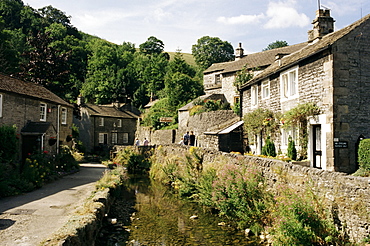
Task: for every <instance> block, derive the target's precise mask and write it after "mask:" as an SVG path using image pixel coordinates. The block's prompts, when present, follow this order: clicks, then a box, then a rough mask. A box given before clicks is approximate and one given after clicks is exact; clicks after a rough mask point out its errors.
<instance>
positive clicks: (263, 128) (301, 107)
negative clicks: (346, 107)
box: [243, 102, 320, 159]
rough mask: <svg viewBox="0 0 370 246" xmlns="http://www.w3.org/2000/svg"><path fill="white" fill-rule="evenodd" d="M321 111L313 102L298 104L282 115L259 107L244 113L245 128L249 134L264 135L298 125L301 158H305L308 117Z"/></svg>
mask: <svg viewBox="0 0 370 246" xmlns="http://www.w3.org/2000/svg"><path fill="white" fill-rule="evenodd" d="M319 113H320V108H319V107H318V106H316V105H315V104H314V103H311V102H310V103H304V104H298V105H297V106H296V107H294V108H292V109H290V110H289V111H287V112H285V113H284V114H282V115H281V114H279V113H274V112H273V111H271V110H269V109H263V108H258V109H256V110H254V111H252V112H250V113H247V114H245V115H244V117H243V120H244V129H245V131H246V133H247V134H248V135H249V136H255V135H260V136H261V137H263V136H271V135H273V134H276V133H277V132H278V130H279V129H280V127H284V128H289V127H296V128H298V129H299V139H298V141H299V145H300V151H299V159H305V158H307V147H308V128H307V127H308V119H309V117H310V116H314V115H318V114H319ZM294 157H295V156H294ZM294 159H295V158H294Z"/></svg>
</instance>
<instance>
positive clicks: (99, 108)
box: [83, 103, 139, 119]
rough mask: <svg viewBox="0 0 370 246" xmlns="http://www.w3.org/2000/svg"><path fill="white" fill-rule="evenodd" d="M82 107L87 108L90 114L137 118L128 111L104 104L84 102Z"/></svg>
mask: <svg viewBox="0 0 370 246" xmlns="http://www.w3.org/2000/svg"><path fill="white" fill-rule="evenodd" d="M83 107H84V108H85V109H87V111H88V112H89V114H90V115H91V116H104V117H114V118H124V119H137V118H139V116H138V115H136V114H134V113H132V112H130V111H120V110H118V109H117V108H115V107H112V106H104V105H94V104H90V103H87V104H84V105H83Z"/></svg>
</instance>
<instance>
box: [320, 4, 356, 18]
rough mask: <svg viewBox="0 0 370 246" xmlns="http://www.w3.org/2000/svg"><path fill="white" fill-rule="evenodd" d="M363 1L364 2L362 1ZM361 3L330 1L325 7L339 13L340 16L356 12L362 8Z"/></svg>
mask: <svg viewBox="0 0 370 246" xmlns="http://www.w3.org/2000/svg"><path fill="white" fill-rule="evenodd" d="M361 1H362V0H361ZM361 1H356V0H352V1H351V2H349V1H337V2H332V1H329V2H328V3H326V4H325V7H328V8H329V9H331V10H332V11H334V12H335V13H337V14H338V15H339V16H342V15H345V14H348V13H352V12H355V11H357V10H359V9H360V8H361Z"/></svg>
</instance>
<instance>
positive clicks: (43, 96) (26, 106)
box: [0, 74, 73, 159]
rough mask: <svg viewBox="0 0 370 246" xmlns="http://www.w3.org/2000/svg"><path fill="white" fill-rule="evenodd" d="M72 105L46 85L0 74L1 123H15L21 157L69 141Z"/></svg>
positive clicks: (56, 149)
mask: <svg viewBox="0 0 370 246" xmlns="http://www.w3.org/2000/svg"><path fill="white" fill-rule="evenodd" d="M72 112H73V106H72V105H71V104H69V103H67V102H65V101H64V100H62V99H61V98H60V97H58V96H57V95H55V94H54V93H52V92H51V91H49V90H47V89H46V88H44V87H42V86H39V85H36V84H33V83H30V82H25V81H22V80H20V79H16V78H13V77H10V76H7V75H4V74H0V125H8V126H16V132H17V138H18V139H19V141H20V149H19V153H20V157H22V158H23V159H25V158H26V157H27V156H28V154H29V153H33V152H35V151H47V152H49V153H50V154H56V153H58V152H59V147H60V146H61V145H67V146H71V144H72V141H71V140H72V129H71V126H72V117H73V113H72Z"/></svg>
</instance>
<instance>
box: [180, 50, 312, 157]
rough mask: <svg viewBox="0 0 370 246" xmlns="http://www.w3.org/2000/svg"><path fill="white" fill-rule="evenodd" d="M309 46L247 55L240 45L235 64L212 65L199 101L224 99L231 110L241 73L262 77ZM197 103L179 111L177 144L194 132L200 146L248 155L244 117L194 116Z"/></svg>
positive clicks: (222, 114)
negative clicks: (267, 69)
mask: <svg viewBox="0 0 370 246" xmlns="http://www.w3.org/2000/svg"><path fill="white" fill-rule="evenodd" d="M306 45H307V43H301V44H296V45H292V46H287V47H282V48H278V49H273V50H267V51H262V52H258V53H254V54H244V50H243V48H242V46H241V44H239V47H238V48H237V49H236V55H235V61H230V62H222V63H215V64H212V65H211V66H210V67H209V68H208V69H206V70H205V71H204V73H203V84H204V92H205V95H203V96H201V97H199V98H198V99H196V100H202V101H206V100H221V101H222V102H224V103H229V104H230V105H231V107H234V106H236V105H238V104H239V101H240V92H239V91H238V87H237V86H236V84H235V80H236V76H237V74H238V72H239V71H241V70H242V69H246V70H247V71H249V72H251V73H254V74H258V73H261V72H262V71H263V70H264V69H266V68H267V67H268V66H270V65H271V64H272V63H274V62H275V60H276V59H278V58H279V57H281V56H283V55H288V54H291V53H293V52H295V51H297V50H299V49H301V48H302V47H304V46H306ZM193 107H194V101H193V102H191V103H189V104H187V105H185V106H184V107H182V108H180V109H179V111H178V115H179V117H178V119H179V120H178V122H179V128H178V129H179V130H178V131H179V133H180V134H178V136H177V141H178V140H179V138H180V137H181V136H182V135H183V134H184V133H185V132H186V131H191V130H192V131H194V132H195V134H196V136H197V146H200V147H205V148H210V149H217V150H220V151H225V152H232V151H236V152H244V150H245V146H244V140H243V125H242V122H241V121H240V115H237V114H235V113H233V111H231V110H230V111H225V112H207V113H202V114H201V115H195V116H190V111H191V109H192V108H193Z"/></svg>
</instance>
